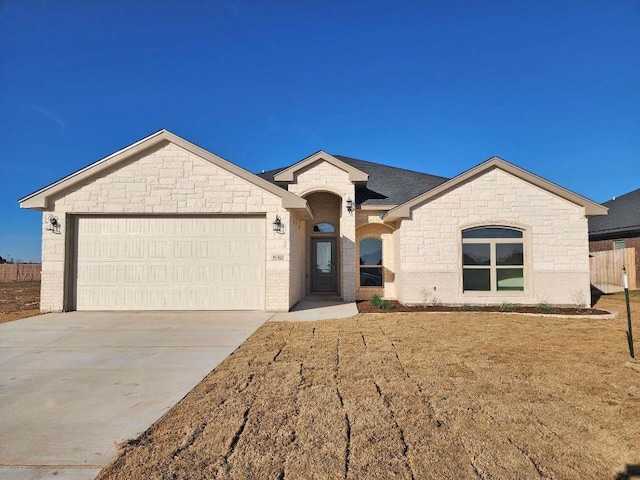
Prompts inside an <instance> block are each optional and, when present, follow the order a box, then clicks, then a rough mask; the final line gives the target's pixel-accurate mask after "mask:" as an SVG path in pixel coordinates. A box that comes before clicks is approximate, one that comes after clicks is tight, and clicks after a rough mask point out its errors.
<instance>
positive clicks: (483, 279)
mask: <svg viewBox="0 0 640 480" xmlns="http://www.w3.org/2000/svg"><path fill="white" fill-rule="evenodd" d="M462 289H463V291H465V292H466V291H479V292H503V291H523V290H524V243H523V233H522V230H517V229H515V228H507V227H478V228H470V229H468V230H464V231H463V232H462Z"/></svg>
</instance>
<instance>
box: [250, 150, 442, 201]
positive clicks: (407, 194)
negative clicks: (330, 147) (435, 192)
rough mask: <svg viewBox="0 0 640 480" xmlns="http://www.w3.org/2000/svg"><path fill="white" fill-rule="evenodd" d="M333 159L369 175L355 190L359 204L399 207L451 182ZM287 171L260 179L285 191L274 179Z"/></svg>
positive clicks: (405, 171)
mask: <svg viewBox="0 0 640 480" xmlns="http://www.w3.org/2000/svg"><path fill="white" fill-rule="evenodd" d="M334 157H335V158H337V159H338V160H341V161H343V162H345V163H347V164H349V165H351V166H352V167H354V168H357V169H358V170H361V171H363V172H365V173H367V174H368V175H369V181H368V182H367V185H366V186H358V187H357V188H356V198H355V201H356V204H357V205H400V204H402V203H405V202H406V201H408V200H411V199H412V198H414V197H417V196H418V195H421V194H423V193H424V192H426V191H429V190H431V189H432V188H434V187H437V186H438V185H440V184H441V183H444V182H446V181H447V180H449V179H448V178H445V177H438V176H436V175H429V174H428V173H422V172H416V171H413V170H406V169H404V168H397V167H390V166H388V165H382V164H380V163H374V162H368V161H366V160H358V159H356V158H351V157H345V156H343V155H334ZM285 168H289V167H283V168H278V169H276V170H269V171H267V172H264V173H259V174H258V176H259V177H262V178H264V179H265V180H268V181H270V182H272V183H275V184H276V185H279V186H280V187H282V188H285V189H286V188H287V187H286V184H279V183H276V182H275V181H274V180H273V177H274V176H275V175H277V174H278V173H279V172H281V171H282V170H284V169H285Z"/></svg>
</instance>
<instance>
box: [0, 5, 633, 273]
mask: <svg viewBox="0 0 640 480" xmlns="http://www.w3.org/2000/svg"><path fill="white" fill-rule="evenodd" d="M0 113H1V115H0V144H1V150H0V167H1V170H0V176H1V178H2V183H1V184H0V213H1V217H0V219H1V220H0V255H2V256H4V257H14V258H16V259H18V258H19V259H22V260H25V261H26V260H39V258H40V214H39V213H38V212H33V211H30V210H20V209H19V208H18V202H17V201H18V199H19V198H21V197H23V196H25V195H27V194H29V193H31V192H33V191H35V190H38V189H40V188H41V187H43V186H45V185H47V184H49V183H51V182H53V181H55V180H57V179H59V178H61V177H63V176H65V175H67V174H69V173H71V172H73V171H74V170H77V169H79V168H81V167H84V166H86V165H88V164H89V163H92V162H94V161H96V160H98V159H100V158H102V157H104V156H106V155H108V154H110V153H112V152H114V151H116V150H119V149H120V148H122V147H125V146H127V145H129V144H131V143H133V142H134V141H137V140H139V139H140V138H143V137H145V136H147V135H148V134H151V133H153V132H155V131H157V130H159V129H160V128H167V129H169V130H171V131H173V132H174V133H176V134H178V135H180V136H182V137H184V138H186V139H187V140H190V141H192V142H194V143H196V144H198V145H200V146H202V147H204V148H206V149H208V150H211V151H213V152H215V153H217V154H218V155H221V156H223V157H225V158H227V159H228V160H231V161H233V162H235V163H237V164H239V165H240V166H242V167H244V168H246V169H248V170H251V171H254V172H256V171H260V170H262V169H265V170H266V169H270V168H276V167H279V166H284V165H288V164H291V163H293V162H295V161H297V160H299V159H301V158H303V157H305V156H307V155H309V154H311V153H313V152H315V151H317V150H319V149H322V150H326V151H328V152H330V153H335V154H342V155H347V156H352V157H356V158H361V159H365V160H371V161H377V162H381V163H386V164H391V165H396V166H401V167H404V168H410V169H415V170H420V171H425V172H428V173H432V174H436V175H442V176H454V175H456V174H458V173H460V172H462V171H464V170H466V169H468V168H470V167H472V166H474V165H476V164H478V163H480V162H482V161H484V160H486V159H487V158H489V157H491V156H493V155H497V156H500V157H502V158H504V159H506V160H509V161H511V162H513V163H515V164H517V165H519V166H521V167H523V168H525V169H528V170H530V171H532V172H534V173H536V174H538V175H541V176H543V177H545V178H547V179H549V180H552V181H554V182H556V183H559V184H561V185H562V186H564V187H567V188H569V189H571V190H574V191H575V192H577V193H580V194H582V195H585V196H587V197H589V198H591V199H593V200H596V201H605V200H608V199H609V198H611V197H612V196H614V195H621V194H623V193H626V192H628V191H631V190H635V189H637V188H640V175H639V171H640V1H638V0H614V1H605V0H598V1H590V0H579V1H558V0H553V1H495V0H492V1H479V0H478V1H471V0H469V1H455V0H453V1H451V0H445V1H425V2H391V1H384V2H381V1H375V0H368V1H362V2H349V1H338V2H332V1H328V0H322V1H317V2H315V1H303V2H300V1H283V2H277V1H273V2H265V1H255V2H244V1H228V2H226V1H220V2H217V1H161V0H157V1H156V0H153V1H152V0H148V1H147V0H137V1H136V0H127V1H113V0H109V1H107V0H103V1H91V0H83V1H79V0H69V1H65V0H56V1H46V0H41V1H35V0H4V1H3V0H0Z"/></svg>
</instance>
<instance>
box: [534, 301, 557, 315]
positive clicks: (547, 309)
mask: <svg viewBox="0 0 640 480" xmlns="http://www.w3.org/2000/svg"><path fill="white" fill-rule="evenodd" d="M536 308H537V309H538V311H540V312H542V313H553V312H555V311H556V307H554V306H553V305H549V304H548V303H546V302H540V303H538V305H536Z"/></svg>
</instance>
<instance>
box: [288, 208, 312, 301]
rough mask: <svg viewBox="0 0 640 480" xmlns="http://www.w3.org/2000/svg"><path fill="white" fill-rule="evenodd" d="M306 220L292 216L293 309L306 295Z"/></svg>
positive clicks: (291, 293) (291, 274) (291, 296)
mask: <svg viewBox="0 0 640 480" xmlns="http://www.w3.org/2000/svg"><path fill="white" fill-rule="evenodd" d="M308 223H309V222H306V221H304V220H300V219H298V217H296V216H295V215H291V223H290V225H289V245H290V247H289V268H290V271H289V307H290V308H291V307H293V306H294V305H295V304H296V303H298V302H299V301H300V300H302V299H303V298H304V296H305V294H306V289H305V276H306V275H305V274H306V265H307V262H306V258H307V240H306V231H307V224H308Z"/></svg>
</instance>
